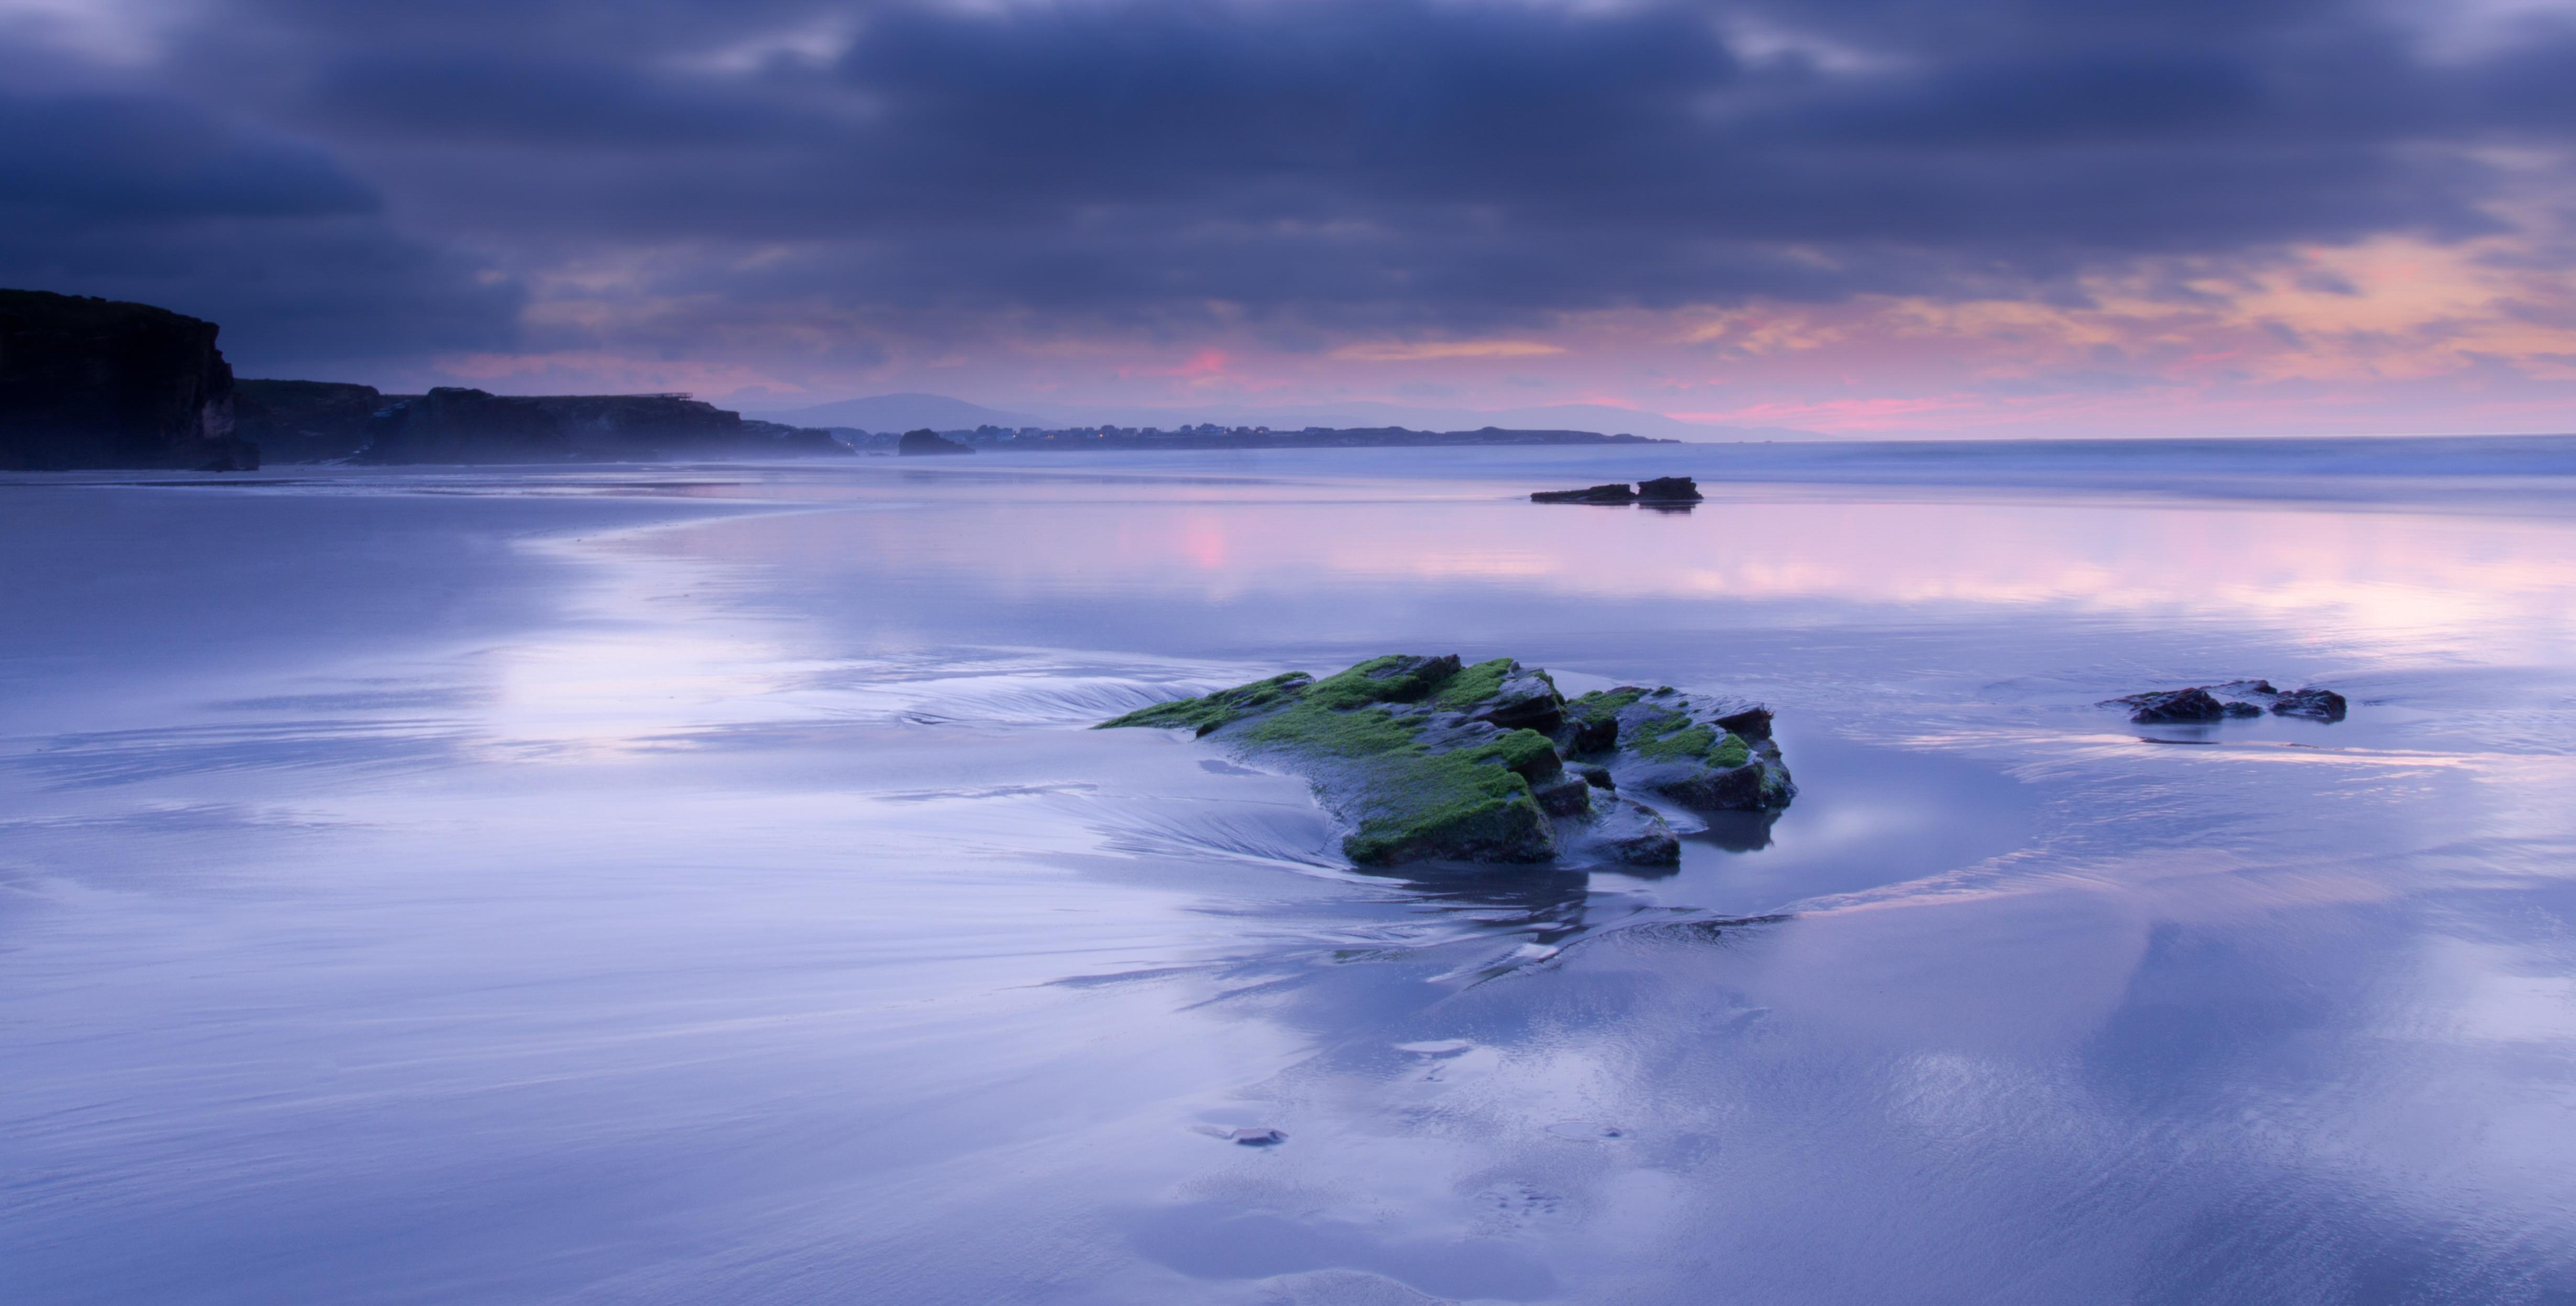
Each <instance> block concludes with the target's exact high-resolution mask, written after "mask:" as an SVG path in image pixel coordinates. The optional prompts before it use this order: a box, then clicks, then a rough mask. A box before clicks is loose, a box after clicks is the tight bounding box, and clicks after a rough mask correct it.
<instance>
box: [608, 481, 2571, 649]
mask: <svg viewBox="0 0 2576 1306" xmlns="http://www.w3.org/2000/svg"><path fill="white" fill-rule="evenodd" d="M1718 488H1719V494H1720V496H1721V497H1720V498H1718V499H1715V500H1713V501H1712V502H1711V503H1710V504H1708V505H1707V509H1706V511H1703V512H1701V513H1699V514H1697V515H1696V516H1693V517H1690V518H1687V519H1680V518H1661V517H1655V516H1652V515H1647V514H1633V513H1632V514H1594V513H1578V512H1565V511H1558V510H1551V509H1549V508H1545V507H1538V506H1534V505H1529V504H1525V503H1523V504H1514V503H1509V502H1503V503H1491V502H1477V501H1466V502H1459V501H1454V500H1450V501H1442V500H1430V501H1423V502H1415V503H1402V504H1396V503H1350V502H1324V503H1298V502H1280V501H1278V495H1277V491H1276V489H1275V487H1260V486H1256V487H1250V488H1247V489H1246V490H1245V491H1244V492H1243V494H1242V498H1241V499H1240V501H1238V502H1235V503H1232V504H1229V505H1227V506H1224V507H1222V508H1215V509H1211V508H1206V507H1198V506H1183V505H1180V504H1176V503H1172V502H1168V501H1164V500H1162V499H1159V498H1155V497H1150V496H1149V497H1140V498H1138V499H1135V500H1132V501H1127V502H1086V501H1083V500H1081V499H1079V498H1062V499H1049V498H1043V497H1042V498H1039V499H1037V500H1035V501H1033V502H1027V503H1022V504H1019V505H1017V506H1015V508H1014V510H1013V516H1012V529H1011V530H1010V531H1008V532H1006V533H1004V532H989V531H977V530H973V529H966V528H958V527H953V526H951V525H949V524H948V523H949V521H950V519H951V514H950V512H949V511H948V510H947V509H945V508H938V509H932V510H930V511H927V512H907V513H891V514H888V513H859V514H849V515H846V516H844V517H842V518H840V519H838V520H836V521H834V522H832V523H830V524H828V525H825V526H823V527H821V528H820V529H821V530H822V532H823V533H824V534H826V535H829V536H832V537H835V538H840V539H842V540H843V541H844V544H843V546H842V547H841V548H839V549H837V550H833V551H830V552H819V551H817V550H815V549H814V548H813V547H812V539H813V535H812V532H813V531H814V530H815V527H814V525H813V524H812V523H807V522H796V521H790V520H787V519H779V518H771V519H758V518H749V519H740V520H735V521H731V522H727V523H722V524H718V525H710V526H704V527H698V528H692V529H687V530H682V531H677V532H670V533H667V534H664V535H662V536H660V537H659V538H658V541H655V542H652V543H649V544H648V543H647V542H646V541H644V540H640V539H639V541H637V543H638V545H639V546H640V547H651V548H655V549H657V550H658V549H670V548H672V547H674V546H678V547H681V548H685V550H686V551H688V552H690V553H694V554H702V555H704V556H710V557H719V558H722V557H732V558H740V559H745V560H760V561H762V562H764V563H765V564H768V565H777V564H779V563H780V562H781V561H782V557H785V558H789V559H792V560H791V561H787V562H786V565H788V566H791V567H796V568H804V569H812V570H814V571H817V572H820V573H825V574H828V573H830V572H833V571H836V570H847V571H851V572H854V573H855V572H858V571H860V570H862V569H863V568H865V569H875V568H881V567H886V566H889V565H890V566H893V567H898V568H902V569H907V570H911V569H927V570H928V571H929V572H931V573H932V574H935V575H938V576H940V577H941V578H942V579H943V581H944V583H948V584H952V585H955V586H958V587H961V588H963V589H965V590H968V591H972V592H976V593H980V594H985V595H988V596H990V597H991V600H992V601H995V602H1003V603H1007V602H1010V601H1012V600H1013V599H1014V598H1015V597H1016V596H1023V595H1026V596H1032V597H1034V596H1038V595H1045V594H1062V593H1065V592H1068V591H1071V592H1077V593H1078V592H1082V591H1085V590H1097V591H1100V592H1102V593H1104V594H1111V593H1115V594H1120V595H1136V594H1154V593H1167V594H1169V595H1171V596H1172V598H1174V599H1175V600H1176V601H1186V602H1191V603H1219V604H1222V603H1229V602H1236V601H1241V600H1244V599H1247V598H1250V597H1253V596H1257V595H1261V594H1266V593H1282V592H1285V593H1301V592H1305V591H1310V590H1313V589H1317V588H1320V587H1327V586H1333V585H1350V584H1353V583H1355V582H1356V583H1364V584H1368V585H1378V586H1409V585H1422V584H1431V585H1441V584H1450V585H1465V586H1488V587H1496V588H1500V589H1503V590H1520V591H1525V592H1528V593H1530V594H1532V595H1534V596H1540V595H1543V596H1548V597H1551V598H1557V599H1583V600H1592V601H1602V602H1614V601H1619V600H1638V599H1666V600H1675V601H1685V600H1688V601H1697V600H1715V601H1730V602H1742V603H1746V604H1756V603H1763V602H1769V603H1786V604H1792V605H1793V606H1792V607H1791V608H1788V609H1784V612H1794V613H1795V615H1796V617H1797V619H1798V620H1801V621H1810V622H1812V621H1816V620H1819V619H1825V618H1828V617H1830V618H1833V619H1860V620H1881V619H1887V618H1891V617H1895V616H1898V615H1900V611H1901V613H1903V614H1907V615H1909V616H1910V617H1911V618H1918V619H1919V618H1920V617H1923V616H1929V615H1935V614H1937V615H1940V616H1943V617H1956V616H1958V615H1960V614H1959V613H1958V612H1957V611H1955V609H1959V608H1969V609H1973V608H1976V607H1993V608H2003V609H2011V608H2033V607H2053V608H2059V609H2064V610H2069V611H2075V612H2083V613H2094V614H2102V615H2145V614H2170V615H2171V616H2172V617H2173V618H2174V619H2175V620H2179V621H2190V622H2204V621H2222V622H2230V623H2236V624H2240V625H2252V624H2266V623H2275V622H2283V623H2288V624H2290V625H2291V626H2293V627H2296V628H2304V629H2306V630H2307V631H2308V632H2310V633H2311V634H2312V635H2313V636H2314V637H2316V638H2319V639H2328V638H2330V639H2332V640H2334V641H2336V642H2338V643H2339V644H2341V643H2346V642H2350V641H2359V642H2360V643H2361V644H2362V645H2364V646H2365V647H2366V648H2367V649H2368V650H2369V651H2370V652H2371V653H2373V654H2381V653H2384V654H2388V655H2405V654H2409V653H2414V652H2417V651H2419V650H2427V649H2440V650H2444V651H2449V652H2455V653H2462V654H2466V655H2469V656H2473V657H2476V658H2478V659H2481V660H2490V659H2501V658H2534V657H2555V655H2556V652H2557V650H2559V649H2560V648H2563V647H2564V645H2565V643H2566V642H2567V641H2568V640H2569V639H2570V638H2576V602H2571V601H2570V600H2571V597H2576V595H2572V594H2571V591H2576V531H2571V530H2570V529H2569V528H2568V527H2567V526H2566V525H2565V524H2564V523H2563V522H2560V521H2556V520H2551V519H2549V518H2546V517H2527V516H2526V517H2462V516H2444V515H2439V514H2432V513H2422V512H2400V511H2359V510H2346V509H2337V508H2324V509H2319V508H2315V507H2296V506H2292V507H2285V506H2279V505H2236V506H2230V507H2224V508H2214V507H2206V506H2176V505H2174V504H2171V503H2138V502H2133V501H2120V500H2112V499H2104V500H2100V501H2097V502H2090V503H2068V502H2065V501H2064V500H2063V499H2062V498H2045V497H2040V496H2031V497H2025V498H2010V499H2000V500H1990V501H1984V502H1964V503H1963V502H1936V501H1923V500H1921V499H1915V498H1906V497H1900V496H1899V495H1896V494H1889V495H1888V496H1887V497H1886V499H1885V500H1884V501H1881V502H1872V503H1863V504H1849V503H1835V504H1818V503H1808V502H1768V501H1761V500H1759V499H1753V498H1748V497H1746V496H1750V495H1753V494H1755V493H1757V492H1756V491H1751V490H1746V489H1741V488H1738V489H1735V490H1732V491H1730V490H1727V489H1725V488H1723V487H1718ZM851 493H852V494H853V496H855V497H857V498H860V499H862V500H864V498H865V497H866V495H867V494H868V493H869V491H868V490H867V489H866V488H865V487H864V486H854V487H853V488H852V491H851ZM1729 495H1732V496H1734V497H1732V498H1730V497H1726V496H1729ZM792 540H793V541H802V542H801V543H799V544H796V545H795V546H793V547H792V548H791V547H789V543H788V542H789V541H792ZM855 583H857V584H858V585H860V586H862V587H864V586H865V585H866V584H867V582H866V581H865V580H864V579H860V580H857V581H856V582H855ZM1892 610H1898V611H1892ZM1747 615H1748V617H1750V618H1752V619H1755V620H1768V619H1775V618H1769V617H1765V616H1764V615H1763V614H1761V613H1760V612H1759V611H1758V610H1749V611H1748V614H1747Z"/></svg>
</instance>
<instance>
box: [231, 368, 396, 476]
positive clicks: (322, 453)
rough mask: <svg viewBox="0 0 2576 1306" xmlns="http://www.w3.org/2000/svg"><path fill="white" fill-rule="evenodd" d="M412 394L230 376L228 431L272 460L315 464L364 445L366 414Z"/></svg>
mask: <svg viewBox="0 0 2576 1306" xmlns="http://www.w3.org/2000/svg"><path fill="white" fill-rule="evenodd" d="M415 397H416V396H412V395H388V394H381V393H378V392H377V390H376V388H375V387H374V386H371V385H351V384H348V383H346V382H341V381H248V380H244V381H235V382H233V434H235V435H237V436H240V437H241V438H242V439H245V440H248V441H250V442H251V443H253V444H255V445H258V446H259V454H260V457H261V458H262V459H264V460H266V461H268V462H271V463H318V462H328V461H330V460H332V459H335V458H346V457H349V456H350V455H352V454H354V453H357V452H358V451H359V450H361V449H364V448H366V447H367V419H368V418H369V417H372V416H374V415H375V413H376V411H377V410H378V409H381V408H384V407H386V406H388V405H391V404H397V403H400V402H402V401H403V400H405V399H411V398H415Z"/></svg>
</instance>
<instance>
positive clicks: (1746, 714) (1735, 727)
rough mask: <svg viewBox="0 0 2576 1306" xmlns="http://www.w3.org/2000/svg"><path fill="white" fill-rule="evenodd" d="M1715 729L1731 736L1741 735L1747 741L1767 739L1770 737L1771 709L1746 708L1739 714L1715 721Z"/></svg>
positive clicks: (1732, 713) (1734, 713) (1729, 714)
mask: <svg viewBox="0 0 2576 1306" xmlns="http://www.w3.org/2000/svg"><path fill="white" fill-rule="evenodd" d="M1717 728H1718V729H1720V730H1724V731H1727V732H1729V733H1732V734H1738V735H1742V736H1744V737H1745V738H1747V739H1769V738H1770V737H1771V709H1769V708H1767V707H1751V708H1746V709H1745V710H1743V711H1741V712H1731V713H1728V714H1727V715H1725V716H1722V717H1719V718H1718V719H1717Z"/></svg>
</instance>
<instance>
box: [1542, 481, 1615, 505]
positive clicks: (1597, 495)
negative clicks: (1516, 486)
mask: <svg viewBox="0 0 2576 1306" xmlns="http://www.w3.org/2000/svg"><path fill="white" fill-rule="evenodd" d="M1636 501H1637V491H1636V489H1635V488H1634V487H1632V486H1630V485H1629V484H1628V483H1627V482H1625V481H1622V482H1619V483H1618V484H1616V485H1595V486H1592V487H1591V488H1589V489H1582V490H1537V491H1533V492H1532V493H1531V494H1530V502H1532V503H1635V502H1636Z"/></svg>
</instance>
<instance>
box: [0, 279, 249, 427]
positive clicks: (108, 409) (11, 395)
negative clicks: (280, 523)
mask: <svg viewBox="0 0 2576 1306" xmlns="http://www.w3.org/2000/svg"><path fill="white" fill-rule="evenodd" d="M215 332H216V327H215V324H214V323H212V322H202V321H199V320H198V319H196V318H193V317H184V316H181V315H180V314H177V313H173V312H170V311H169V310H167V309H160V308H154V307H152V306H150V305H148V304H128V303H121V302H118V301H115V300H107V299H91V298H86V297H83V296H79V295H57V294H52V293H49V292H47V291H41V290H0V467H6V468H12V469H22V470H24V469H69V468H85V467H204V468H214V469H217V470H234V469H246V468H252V467H257V466H259V452H258V450H257V449H256V448H255V447H254V446H252V445H251V444H250V443H249V442H247V441H244V440H242V439H239V438H237V437H236V436H235V434H234V431H233V370H232V367H231V365H229V364H227V363H226V362H224V356H223V353H222V351H220V350H218V349H216V348H215Z"/></svg>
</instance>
